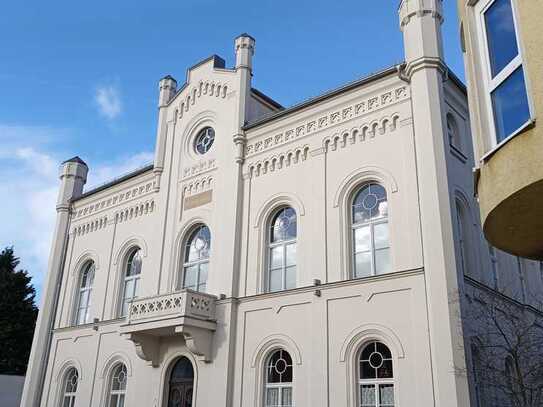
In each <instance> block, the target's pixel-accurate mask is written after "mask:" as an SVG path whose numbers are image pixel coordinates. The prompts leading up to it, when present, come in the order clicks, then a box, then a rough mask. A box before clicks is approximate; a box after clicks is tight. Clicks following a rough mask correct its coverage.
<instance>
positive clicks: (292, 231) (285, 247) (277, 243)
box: [266, 206, 297, 292]
mask: <svg viewBox="0 0 543 407" xmlns="http://www.w3.org/2000/svg"><path fill="white" fill-rule="evenodd" d="M296 239H297V222H296V211H295V210H294V209H292V208H291V207H288V206H287V207H285V208H282V209H280V210H279V211H277V212H276V213H275V214H274V216H273V217H272V219H271V222H270V223H269V234H268V267H267V276H266V291H268V292H273V291H280V290H288V289H290V288H295V287H296Z"/></svg>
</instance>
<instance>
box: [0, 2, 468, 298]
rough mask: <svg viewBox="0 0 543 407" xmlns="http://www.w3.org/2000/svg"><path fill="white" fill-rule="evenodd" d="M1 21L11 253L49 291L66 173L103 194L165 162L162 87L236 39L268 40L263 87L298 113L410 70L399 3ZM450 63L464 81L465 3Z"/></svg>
mask: <svg viewBox="0 0 543 407" xmlns="http://www.w3.org/2000/svg"><path fill="white" fill-rule="evenodd" d="M4 3H5V4H3V6H2V11H1V14H0V102H1V103H0V179H1V180H2V182H0V194H1V195H2V196H3V197H4V198H3V206H5V207H4V208H2V209H3V210H2V211H0V212H2V214H0V222H1V224H2V227H1V228H0V247H2V246H5V245H14V246H15V250H16V252H17V254H18V255H19V256H20V257H21V258H22V265H23V266H24V267H25V268H27V269H28V270H29V272H31V274H32V275H33V276H34V280H35V284H36V286H37V288H38V289H40V288H41V282H42V280H43V274H44V272H45V270H46V265H47V256H48V251H49V245H50V236H51V230H52V226H53V224H54V218H55V211H54V205H55V199H56V188H57V186H58V183H57V168H58V164H59V163H60V162H61V161H62V160H64V159H67V158H69V157H71V156H73V155H79V156H81V157H82V158H83V159H84V160H85V161H86V162H87V163H88V164H89V167H90V174H89V183H88V184H89V186H91V185H97V184H99V183H102V182H104V181H106V180H108V179H110V178H112V177H114V176H116V175H119V174H120V173H123V172H126V171H128V170H130V169H133V168H137V167H139V166H141V165H144V164H146V163H147V162H148V161H151V160H152V150H153V148H154V143H155V129H156V110H157V109H156V104H157V94H158V92H157V82H158V80H159V79H160V78H161V77H163V76H164V75H166V74H171V75H173V76H174V77H175V78H177V80H178V82H179V83H180V84H181V83H182V82H183V81H184V79H185V72H186V68H187V67H189V66H191V65H193V64H195V63H196V62H198V61H199V60H201V59H203V58H205V57H207V56H209V55H211V54H214V53H215V54H218V55H220V56H222V57H223V58H225V59H226V63H227V65H228V66H231V65H232V64H233V61H234V54H233V53H234V51H233V40H234V38H235V37H236V36H237V35H238V34H240V33H242V32H248V33H250V34H251V35H252V36H253V37H255V38H256V41H257V44H256V54H255V65H254V78H253V86H255V87H256V88H258V89H259V90H261V91H263V92H265V93H267V94H269V95H270V96H272V97H273V98H275V99H276V100H277V101H279V102H280V103H282V104H283V105H285V106H288V105H291V104H293V103H295V102H298V101H300V100H303V99H306V98H308V97H311V96H315V95H318V94H319V93H322V92H323V91H325V90H328V89H331V88H334V87H337V86H340V85H341V84H343V83H345V82H348V81H351V80H354V79H356V78H358V77H360V76H364V75H367V74H368V73H371V72H374V71H377V70H379V69H381V68H384V67H387V66H389V65H392V64H394V63H396V62H400V61H402V60H403V43H402V36H401V33H400V31H399V28H398V17H397V6H398V3H399V1H398V0H372V1H370V0H348V1H342V2H331V1H315V0H313V1H303V0H302V1H300V0H299V1H292V0H291V1H288V2H287V1H284V0H274V1H268V0H255V1H238V0H230V1H224V0H223V1H218V0H177V1H170V0H168V1H166V0H155V1H147V2H143V1H140V2H134V1H130V2H129V1H125V0H116V1H111V0H110V1H103V0H95V1H92V2H74V1H65V0H58V1H47V2H44V1H38V0H19V1H12V2H4ZM444 3H445V4H444V7H445V19H446V20H445V24H444V26H443V35H444V44H445V56H446V61H447V63H448V64H449V66H450V67H451V68H452V69H453V71H454V72H455V73H457V75H458V76H460V77H461V78H463V77H464V75H463V64H462V56H461V52H460V46H459V40H458V37H459V36H458V23H457V15H456V5H455V3H456V1H454V0H445V1H444Z"/></svg>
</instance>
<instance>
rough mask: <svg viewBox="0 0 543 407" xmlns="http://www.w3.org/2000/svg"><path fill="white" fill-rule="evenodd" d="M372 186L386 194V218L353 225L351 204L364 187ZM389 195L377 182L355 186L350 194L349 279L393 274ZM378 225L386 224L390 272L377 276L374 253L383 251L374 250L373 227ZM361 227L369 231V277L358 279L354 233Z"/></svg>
mask: <svg viewBox="0 0 543 407" xmlns="http://www.w3.org/2000/svg"><path fill="white" fill-rule="evenodd" d="M372 184H375V185H379V186H381V187H382V188H383V189H384V190H385V193H386V201H385V202H386V204H387V215H386V217H382V218H378V219H370V220H368V221H365V222H358V223H354V219H353V204H354V201H355V199H356V197H357V196H358V194H359V193H360V191H362V190H363V189H364V188H365V187H367V186H368V185H372ZM389 203H390V201H389V195H388V190H387V189H386V188H385V186H384V185H383V184H381V183H379V182H367V183H364V184H361V185H359V186H357V187H356V188H355V189H354V191H353V194H352V197H351V199H350V201H349V208H348V209H349V210H348V214H349V223H350V251H351V271H350V275H351V278H365V277H371V276H380V275H384V274H390V273H393V272H394V267H393V262H392V244H391V240H392V239H391V238H390V214H389V209H390V207H389ZM380 224H386V225H387V227H388V251H389V252H388V255H389V260H390V268H391V270H390V271H389V272H386V273H380V274H377V270H376V268H375V253H376V252H377V251H378V250H383V248H381V249H375V231H374V229H375V226H377V225H380ZM363 227H369V229H370V244H371V275H370V276H364V277H358V276H357V275H356V254H357V251H356V239H355V232H356V230H357V229H360V228H363Z"/></svg>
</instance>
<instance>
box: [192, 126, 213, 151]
mask: <svg viewBox="0 0 543 407" xmlns="http://www.w3.org/2000/svg"><path fill="white" fill-rule="evenodd" d="M214 141H215V130H213V129H212V128H211V127H205V128H203V129H202V130H200V132H199V133H198V135H197V136H196V139H195V140H194V148H195V150H196V152H197V153H198V154H205V153H207V152H208V151H209V150H210V149H211V146H212V145H213V142H214Z"/></svg>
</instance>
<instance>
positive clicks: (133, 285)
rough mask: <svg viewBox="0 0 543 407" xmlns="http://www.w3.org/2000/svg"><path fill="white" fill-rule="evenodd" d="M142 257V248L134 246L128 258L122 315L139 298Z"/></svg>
mask: <svg viewBox="0 0 543 407" xmlns="http://www.w3.org/2000/svg"><path fill="white" fill-rule="evenodd" d="M142 257H143V256H142V252H141V249H140V248H134V249H132V251H130V253H129V255H128V257H127V259H126V264H125V272H124V281H123V301H122V305H121V316H125V315H126V314H127V313H128V306H129V304H130V302H131V301H133V300H135V299H136V298H138V291H139V286H140V277H141V263H142Z"/></svg>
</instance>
